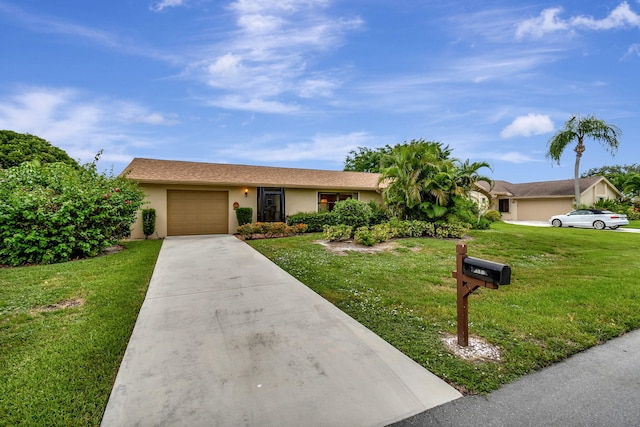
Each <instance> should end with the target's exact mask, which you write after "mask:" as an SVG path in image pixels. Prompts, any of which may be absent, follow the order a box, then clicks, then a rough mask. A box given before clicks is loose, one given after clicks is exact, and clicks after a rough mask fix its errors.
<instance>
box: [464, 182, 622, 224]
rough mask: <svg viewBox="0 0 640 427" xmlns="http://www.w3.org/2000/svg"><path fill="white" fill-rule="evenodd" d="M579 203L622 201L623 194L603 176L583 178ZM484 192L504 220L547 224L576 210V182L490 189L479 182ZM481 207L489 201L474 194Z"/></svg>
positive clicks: (497, 184) (501, 185) (503, 185)
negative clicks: (554, 218) (609, 200)
mask: <svg viewBox="0 0 640 427" xmlns="http://www.w3.org/2000/svg"><path fill="white" fill-rule="evenodd" d="M579 184H580V203H581V204H584V205H587V206H592V205H594V204H595V203H596V202H598V201H599V200H606V199H613V200H616V199H619V198H621V197H622V193H620V191H619V190H618V189H617V188H616V187H615V186H614V185H613V184H611V182H609V180H608V179H606V178H605V177H602V176H592V177H588V178H580V180H579ZM477 185H479V186H481V187H482V188H483V189H484V190H485V192H487V191H488V192H489V194H490V195H491V204H490V206H488V208H489V209H496V210H498V211H499V212H500V213H501V214H502V219H504V220H513V221H546V220H548V219H549V218H550V217H551V216H553V215H558V214H564V213H567V212H570V211H572V210H573V209H574V207H573V203H574V199H575V189H574V180H573V179H566V180H561V181H544V182H526V183H522V184H512V183H510V182H507V181H494V182H493V188H492V189H491V190H489V186H488V185H487V183H486V182H479V183H478V184H477ZM474 197H475V198H476V199H477V200H478V202H479V204H480V206H483V205H485V206H486V205H487V203H488V200H487V198H486V196H485V195H483V194H481V193H474Z"/></svg>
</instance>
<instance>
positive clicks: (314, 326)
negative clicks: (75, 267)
mask: <svg viewBox="0 0 640 427" xmlns="http://www.w3.org/2000/svg"><path fill="white" fill-rule="evenodd" d="M336 274H339V272H336ZM459 397H461V395H460V393H458V392H457V391H456V390H455V389H453V388H452V387H450V386H449V385H448V384H446V383H445V382H443V381H442V380H440V379H439V378H438V377H436V376H435V375H433V374H431V373H430V372H428V371H426V370H425V369H424V368H422V367H421V366H420V365H418V364H417V363H415V362H413V361H412V360H411V359H409V358H408V357H406V356H405V355H404V354H402V353H400V352H399V351H398V350H396V349H395V348H394V347H392V346H391V345H389V344H388V343H386V342H385V341H384V340H382V339H381V338H379V337H378V336H377V335H375V334H374V333H372V332H371V331H369V330H368V329H366V328H365V327H364V326H362V325H360V324H359V323H357V322H356V321H355V320H353V319H352V318H350V317H349V316H347V315H346V314H344V313H343V312H341V311H340V310H338V309H337V308H335V307H334V306H333V305H332V304H330V303H329V302H327V301H326V300H324V299H323V298H321V297H320V296H319V295H317V294H316V293H314V292H313V291H311V290H310V289H309V288H307V287H306V286H305V285H303V284H302V283H300V282H299V281H297V280H296V279H294V278H293V277H292V276H290V275H289V274H287V273H286V272H284V271H283V270H282V269H280V268H279V267H277V266H276V265H274V264H273V263H272V262H270V261H269V260H268V259H267V258H265V257H264V256H262V255H261V254H259V253H258V252H256V251H255V250H253V249H252V248H251V247H249V246H248V245H246V244H245V243H244V242H242V241H239V240H237V239H236V238H235V237H233V236H228V235H222V236H196V237H171V238H167V239H166V240H165V242H164V243H163V246H162V249H161V251H160V255H159V258H158V261H157V264H156V268H155V271H154V273H153V277H152V279H151V283H150V285H149V289H148V292H147V296H146V298H145V301H144V303H143V306H142V308H141V311H140V314H139V317H138V320H137V322H136V325H135V328H134V331H133V334H132V337H131V340H130V342H129V345H128V347H127V350H126V353H125V356H124V359H123V361H122V365H121V367H120V371H119V372H118V376H117V378H116V382H115V385H114V388H113V391H112V393H111V397H110V399H109V403H108V405H107V408H106V411H105V415H104V418H103V420H102V425H103V426H105V427H110V426H159V425H163V426H239V425H243V426H300V425H305V426H381V425H386V424H389V423H392V422H395V421H399V420H402V419H404V418H407V417H409V416H411V415H415V414H418V413H421V412H424V411H425V410H427V409H430V408H433V407H435V406H438V405H441V404H443V403H446V402H449V401H452V400H454V399H458V398H459Z"/></svg>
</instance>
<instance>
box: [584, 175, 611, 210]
mask: <svg viewBox="0 0 640 427" xmlns="http://www.w3.org/2000/svg"><path fill="white" fill-rule="evenodd" d="M603 199H605V200H606V199H613V200H616V199H618V194H617V193H616V192H615V191H614V190H613V188H611V186H610V185H609V184H608V183H607V182H606V181H604V180H602V181H600V182H598V183H597V184H596V185H594V186H593V187H591V188H590V189H588V190H587V191H585V192H584V193H582V194H581V195H580V203H581V204H583V205H587V206H593V205H595V204H596V202H598V201H599V200H603Z"/></svg>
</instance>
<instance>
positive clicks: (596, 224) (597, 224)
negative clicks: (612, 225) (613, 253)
mask: <svg viewBox="0 0 640 427" xmlns="http://www.w3.org/2000/svg"><path fill="white" fill-rule="evenodd" d="M605 227H606V226H605V224H604V222H602V221H596V222H594V223H593V228H595V229H596V230H604V228H605Z"/></svg>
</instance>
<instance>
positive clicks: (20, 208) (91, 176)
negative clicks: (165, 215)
mask: <svg viewBox="0 0 640 427" xmlns="http://www.w3.org/2000/svg"><path fill="white" fill-rule="evenodd" d="M96 160H97V157H96ZM143 199H144V192H143V191H142V190H141V189H140V188H139V187H138V185H137V183H135V182H133V181H131V180H129V179H126V178H125V177H114V176H110V175H105V174H100V173H98V171H97V168H96V164H95V162H94V163H90V164H87V165H84V166H80V167H75V166H72V165H69V164H66V163H62V162H55V163H45V164H40V163H39V162H36V161H32V162H23V163H22V164H20V165H19V166H15V167H11V168H7V169H0V218H1V219H2V220H1V221H0V265H12V266H17V265H23V264H50V263H55V262H64V261H68V260H71V259H76V258H84V257H92V256H96V255H98V254H100V253H102V251H103V250H104V248H106V247H107V246H108V245H110V244H112V243H113V242H115V241H118V240H120V239H121V238H122V237H124V236H125V235H127V234H128V233H129V228H130V226H131V224H133V223H134V222H135V220H136V212H137V211H138V209H139V208H140V206H141V205H142V202H143Z"/></svg>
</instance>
